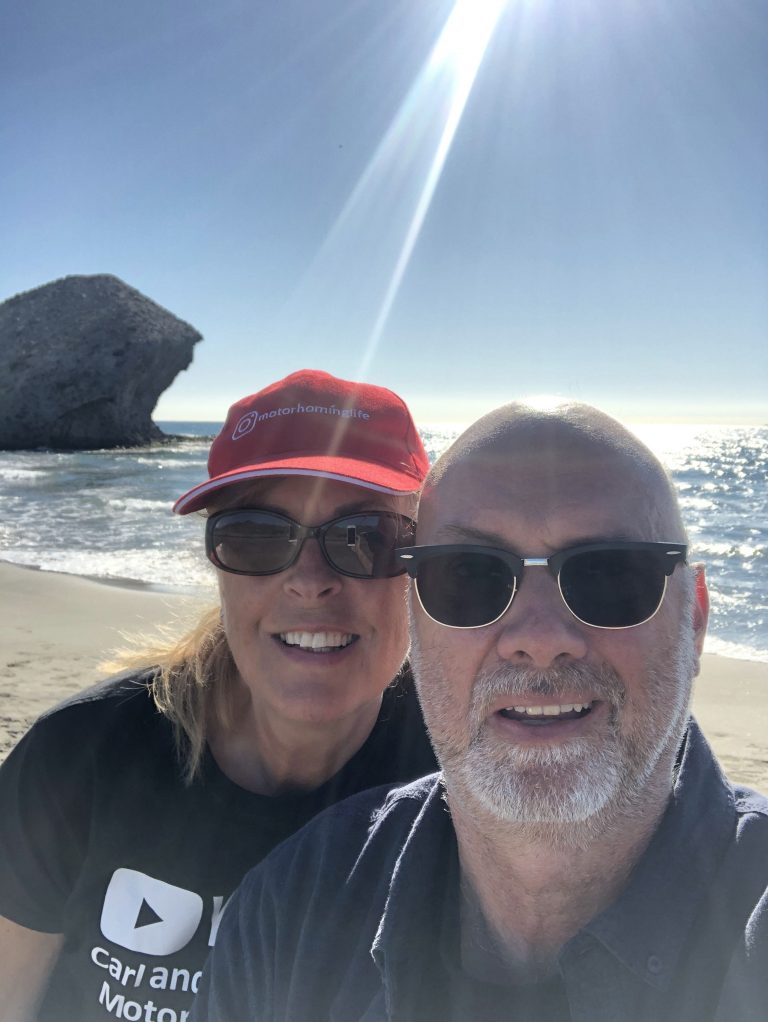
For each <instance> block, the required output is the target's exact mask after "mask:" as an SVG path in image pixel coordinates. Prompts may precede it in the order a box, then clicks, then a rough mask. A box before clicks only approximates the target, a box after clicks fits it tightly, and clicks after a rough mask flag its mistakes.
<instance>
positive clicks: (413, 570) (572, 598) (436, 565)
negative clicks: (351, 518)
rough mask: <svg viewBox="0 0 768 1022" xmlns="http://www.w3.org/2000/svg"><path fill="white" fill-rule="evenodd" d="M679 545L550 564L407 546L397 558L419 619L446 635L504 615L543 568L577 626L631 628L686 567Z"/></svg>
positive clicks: (610, 548) (628, 546)
mask: <svg viewBox="0 0 768 1022" xmlns="http://www.w3.org/2000/svg"><path fill="white" fill-rule="evenodd" d="M686 553H687V547H685V546H682V545H681V544H679V543H624V542H614V543H611V542H605V543H589V544H586V545H584V546H575V547H571V548H570V549H568V550H560V551H559V552H558V553H556V554H552V555H551V556H550V557H518V556H517V555H516V554H513V553H510V552H509V551H507V550H497V549H496V548H494V547H485V546H471V545H460V546H413V547H409V548H405V549H403V550H398V551H397V556H398V557H399V558H400V560H401V561H402V562H403V563H404V564H406V565H407V568H406V570H407V572H408V574H409V575H410V576H411V577H412V578H414V579H415V580H416V582H415V585H416V593H417V595H418V598H419V602H420V603H421V606H422V607H423V608H424V611H425V613H426V614H428V615H429V617H431V618H432V620H433V621H437V623H438V624H441V625H446V626H447V627H449V628H482V627H484V626H485V625H491V624H493V623H494V622H495V621H498V620H499V618H500V617H501V616H502V615H503V614H504V613H505V612H506V611H507V610H508V609H509V606H510V604H511V603H512V600H513V599H514V596H515V593H516V592H517V590H518V589H519V587H520V583H521V581H522V578H523V571H524V569H525V568H533V567H542V568H544V567H546V568H549V571H550V573H551V574H552V575H553V577H554V578H555V579H556V580H557V584H558V587H559V589H560V595H561V596H562V598H563V602H564V603H565V605H566V607H567V608H568V610H570V612H571V613H572V614H573V616H574V617H576V618H577V619H578V620H579V621H581V622H582V624H585V625H592V626H593V627H594V628H634V627H635V625H641V624H644V623H645V622H646V621H649V620H650V619H651V618H652V617H653V615H654V614H655V613H656V612H657V611H658V609H659V607H660V606H661V603H662V600H663V599H664V593H665V591H666V588H667V578H668V577H669V576H670V575H671V574H672V572H673V571H674V570H675V567H676V566H677V565H678V564H684V563H685V557H686Z"/></svg>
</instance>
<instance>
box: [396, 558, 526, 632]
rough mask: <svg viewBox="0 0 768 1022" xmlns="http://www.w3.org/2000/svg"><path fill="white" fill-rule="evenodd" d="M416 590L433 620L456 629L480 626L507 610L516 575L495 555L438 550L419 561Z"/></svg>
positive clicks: (512, 593) (513, 590) (512, 594)
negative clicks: (438, 551) (442, 552)
mask: <svg viewBox="0 0 768 1022" xmlns="http://www.w3.org/2000/svg"><path fill="white" fill-rule="evenodd" d="M416 590H417V592H418V595H419V600H420V601H421V605H422V607H423V608H424V610H425V611H426V612H427V614H429V616H430V617H431V618H433V620H435V621H438V622H439V623H440V624H443V625H450V626H451V627H453V628H479V627H480V626H482V625H488V624H490V623H491V622H492V621H495V620H496V619H497V618H499V617H501V615H502V614H503V613H504V611H505V610H506V609H507V607H508V606H509V604H510V601H511V600H512V597H513V596H514V593H515V576H514V574H513V572H512V569H511V568H510V567H509V565H507V564H505V563H504V561H502V560H501V559H500V558H499V557H494V556H493V554H481V553H446V554H439V553H438V554H435V555H434V556H432V557H425V558H424V560H422V561H420V562H419V567H418V574H417V577H416Z"/></svg>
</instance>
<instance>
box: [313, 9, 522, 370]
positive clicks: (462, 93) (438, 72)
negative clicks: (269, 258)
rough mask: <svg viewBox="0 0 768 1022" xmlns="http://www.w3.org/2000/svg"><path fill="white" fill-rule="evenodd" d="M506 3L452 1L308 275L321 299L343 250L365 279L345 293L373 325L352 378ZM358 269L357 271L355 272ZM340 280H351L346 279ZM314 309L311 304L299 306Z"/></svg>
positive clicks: (376, 333)
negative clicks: (361, 260)
mask: <svg viewBox="0 0 768 1022" xmlns="http://www.w3.org/2000/svg"><path fill="white" fill-rule="evenodd" d="M507 2H508V0H457V2H456V3H455V5H454V7H453V10H452V11H451V13H450V15H449V17H448V19H447V21H446V22H445V25H444V26H443V29H442V31H441V33H440V36H439V37H438V39H437V41H436V42H435V44H434V46H433V48H432V50H431V52H430V54H429V57H428V58H427V60H426V62H425V64H424V66H423V67H422V70H421V71H420V73H419V75H418V77H417V78H416V80H415V81H414V83H413V85H412V86H411V88H410V91H409V92H408V94H407V96H406V98H405V100H404V101H403V103H402V105H401V107H400V109H399V111H398V112H397V114H396V115H395V117H394V119H393V121H392V122H391V124H390V126H389V128H388V129H387V131H386V133H385V135H384V137H383V138H382V140H381V142H380V143H379V145H378V146H377V148H376V151H375V152H374V155H373V156H372V158H371V160H370V161H369V163H368V165H367V167H366V168H365V170H364V171H363V173H362V175H361V176H360V179H359V180H358V182H357V184H356V186H355V188H354V189H353V191H352V194H351V195H350V197H349V199H348V200H347V202H346V203H345V205H344V208H343V209H342V211H341V213H340V214H339V216H338V217H337V219H336V222H335V224H334V226H333V227H332V228H331V230H330V231H329V233H328V235H327V237H326V240H325V242H324V244H323V245H322V247H321V249H320V251H319V253H318V255H317V258H316V259H315V261H314V263H313V267H312V268H311V270H310V271H309V273H308V278H309V277H312V278H314V283H315V288H316V292H317V294H318V295H322V296H323V298H324V299H325V303H324V304H325V305H326V307H327V304H328V302H327V295H328V290H329V282H330V281H332V280H334V279H336V280H337V279H338V276H339V266H344V264H345V262H349V258H350V257H349V253H350V252H355V251H358V252H366V253H367V256H366V260H365V265H364V274H365V277H364V278H361V279H359V280H358V281H357V284H358V287H357V288H356V289H355V288H353V287H351V286H348V287H347V293H346V295H345V299H344V306H345V308H346V309H347V313H348V318H349V319H350V320H351V319H353V318H354V314H355V310H353V309H352V303H353V296H352V294H351V292H353V291H355V290H356V292H357V294H356V295H355V297H354V300H355V301H357V303H358V306H357V314H358V315H359V317H360V318H363V319H364V320H367V322H368V323H372V326H371V327H370V330H369V331H366V332H367V339H366V342H365V348H364V350H363V354H362V357H361V359H360V364H359V367H358V371H357V372H356V374H355V375H356V377H357V378H358V379H365V378H366V375H367V372H368V370H369V368H370V365H371V363H372V361H373V359H374V357H375V355H376V351H377V348H378V346H379V344H380V341H381V338H382V335H383V333H384V330H385V328H386V325H387V322H388V320H389V317H390V314H391V312H392V308H393V306H394V304H395V301H396V299H397V295H398V293H399V291H400V287H401V285H402V282H403V278H404V276H405V274H406V272H407V269H408V266H409V263H410V261H411V257H412V255H413V252H414V249H415V247H416V244H417V242H418V239H419V235H420V233H421V230H422V227H423V225H424V221H425V219H426V216H427V213H428V212H429V208H430V205H431V203H432V199H433V197H434V194H435V191H436V189H437V186H438V183H439V181H440V177H441V175H442V172H443V168H444V166H445V163H446V160H447V158H448V155H449V152H450V149H451V146H452V144H453V140H454V137H455V135H456V132H457V130H458V127H459V124H460V122H461V119H462V115H463V113H464V110H465V107H466V104H467V100H468V99H469V95H470V93H471V91H472V86H473V84H474V82H475V79H476V77H477V73H478V71H479V69H480V65H481V63H482V60H483V57H484V55H485V52H486V49H487V47H488V44H489V42H490V40H491V38H492V36H493V32H494V30H495V28H496V25H497V23H498V20H499V18H500V16H501V13H502V11H503V9H504V7H505V6H506V4H507ZM359 272H360V271H359V270H358V273H359ZM346 283H347V284H348V283H349V282H348V281H346ZM303 304H304V305H305V308H310V307H311V308H317V304H316V303H315V302H311V301H310V302H307V301H306V296H305V302H304V303H303Z"/></svg>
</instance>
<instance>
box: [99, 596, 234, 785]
mask: <svg viewBox="0 0 768 1022" xmlns="http://www.w3.org/2000/svg"><path fill="white" fill-rule="evenodd" d="M139 643H142V644H141V645H140V646H139V645H138V644H139ZM100 666H101V669H102V670H105V671H110V672H114V671H124V670H127V669H129V668H130V669H133V670H145V671H152V672H153V676H152V680H151V683H150V689H151V692H152V697H153V698H154V701H155V704H156V706H157V708H158V710H159V711H160V712H161V713H162V714H163V715H164V716H165V717H167V718H168V720H169V721H170V722H171V725H172V726H173V733H174V742H175V746H176V753H177V755H178V758H179V762H180V764H181V767H182V771H183V776H184V781H185V783H186V784H191V783H192V781H194V779H195V778H196V777H197V775H198V773H199V772H200V766H201V764H202V760H203V753H204V751H205V744H206V738H207V734H208V731H209V728H210V722H211V720H212V719H215V720H217V721H218V722H220V723H221V724H223V725H224V726H226V725H227V724H228V723H229V722H230V720H231V716H232V713H231V696H232V692H233V689H234V683H235V679H236V677H237V669H236V667H235V662H234V660H233V658H232V653H231V651H230V649H229V644H228V643H227V637H226V635H225V634H224V626H223V625H222V622H221V611H220V609H219V608H218V607H214V608H211V609H210V610H207V611H205V612H204V613H203V615H202V616H201V617H200V619H199V620H198V622H197V623H196V624H195V625H194V627H193V628H192V629H190V631H188V632H187V633H186V634H185V635H183V636H182V637H181V638H178V639H169V640H168V641H166V642H163V641H162V640H155V642H154V643H147V642H142V640H141V639H137V640H135V641H134V643H133V645H132V648H126V649H121V650H118V651H116V652H115V654H114V655H113V656H112V658H111V659H110V660H108V661H106V662H104V663H102V664H101V665H100Z"/></svg>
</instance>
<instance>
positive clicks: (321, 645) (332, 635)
mask: <svg viewBox="0 0 768 1022" xmlns="http://www.w3.org/2000/svg"><path fill="white" fill-rule="evenodd" d="M354 638H355V636H354V635H350V634H348V633H345V632H280V641H281V642H284V643H285V645H286V646H298V647H299V649H308V650H312V652H313V653H332V652H333V651H334V650H337V649H343V648H344V647H345V646H348V645H349V644H350V642H352V640H353V639H354Z"/></svg>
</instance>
